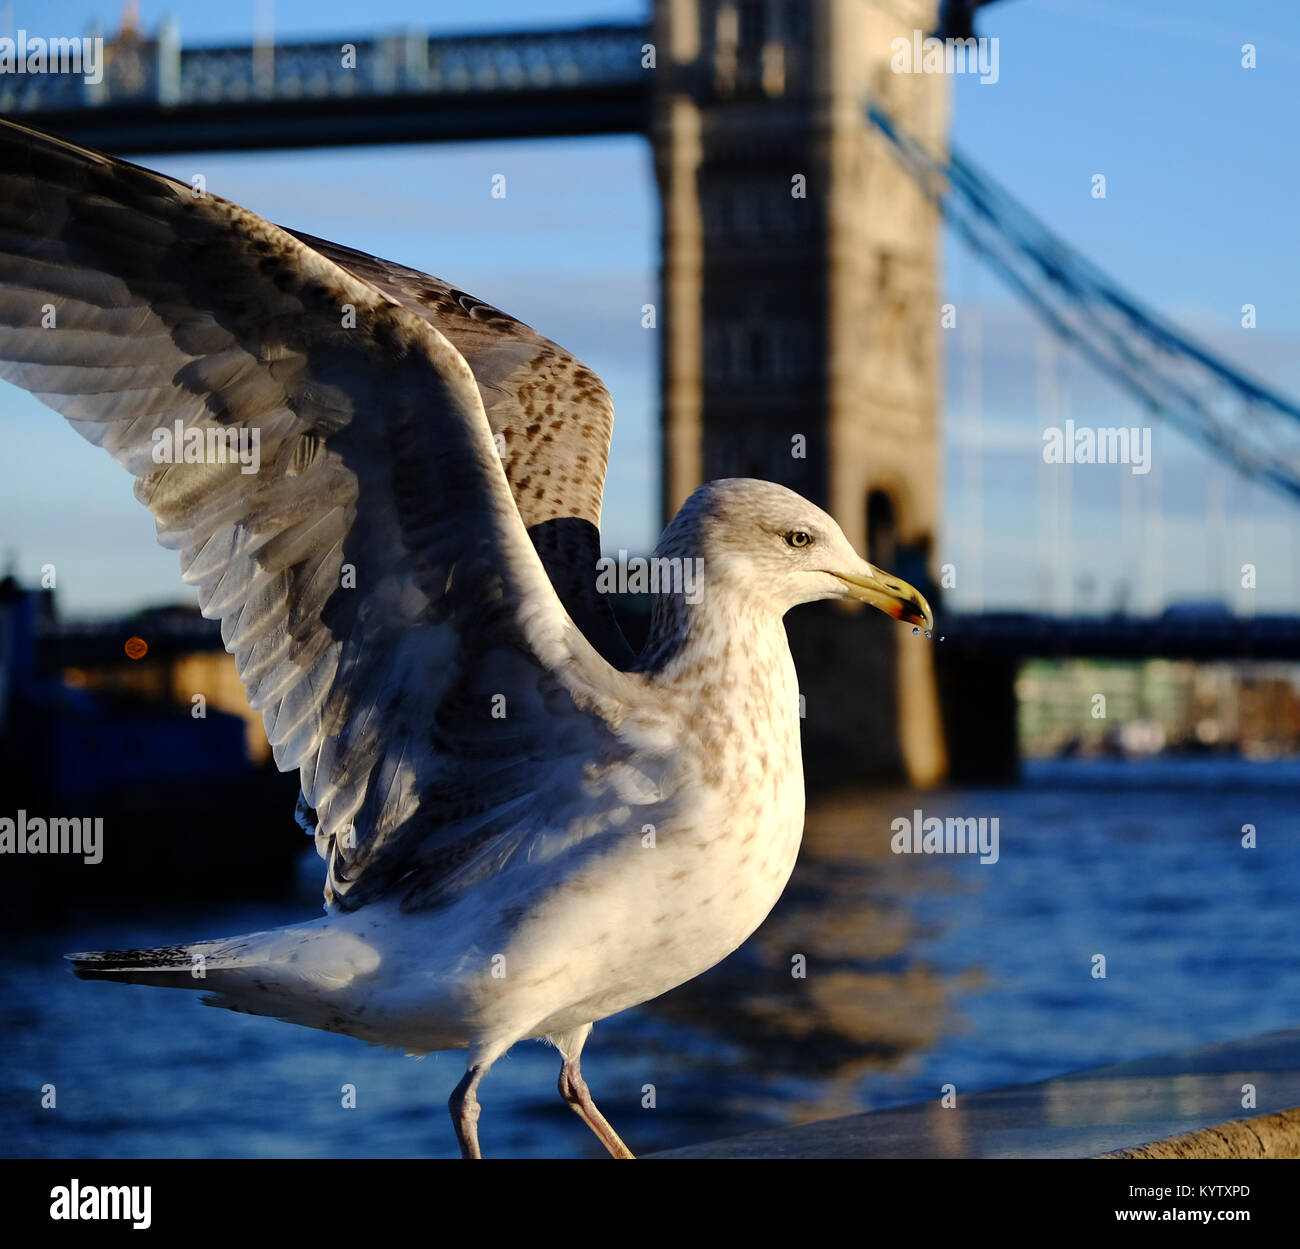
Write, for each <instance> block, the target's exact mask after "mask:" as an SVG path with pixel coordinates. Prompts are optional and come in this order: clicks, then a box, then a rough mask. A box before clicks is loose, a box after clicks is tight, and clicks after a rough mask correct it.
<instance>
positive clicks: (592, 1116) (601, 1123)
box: [560, 1058, 636, 1158]
mask: <svg viewBox="0 0 1300 1249" xmlns="http://www.w3.org/2000/svg"><path fill="white" fill-rule="evenodd" d="M560 1096H561V1097H563V1098H564V1100H565V1101H566V1102H568V1104H569V1106H570V1107H571V1108H572V1109H573V1111H574V1112H575V1113H576V1114H577V1115H578V1117H579V1118H580V1119H581V1120H582V1121H583V1123H585V1124H586V1125H587V1126H588V1127H589V1128H590V1129H591V1130H592V1131H593V1132H594V1133H595V1134H596V1139H597V1140H598V1141H600V1143H601V1144H602V1145H604V1146H605V1148H606V1149H607V1150H609V1152H610V1154H611V1155H612V1156H613V1157H615V1158H635V1157H636V1154H634V1153H633V1152H632V1151H631V1150H630V1149H629V1148H628V1147H627V1146H626V1145H624V1144H623V1141H622V1138H621V1137H620V1136H619V1134H618V1133H617V1132H615V1131H614V1129H613V1128H612V1127H611V1126H610V1123H609V1120H608V1119H606V1118H605V1116H604V1115H602V1114H601V1113H600V1111H599V1110H597V1109H596V1103H595V1102H594V1101H592V1099H591V1090H590V1089H589V1088H588V1087H587V1082H586V1080H584V1079H583V1078H582V1068H581V1067H580V1066H579V1065H578V1060H577V1059H576V1058H575V1059H573V1060H572V1061H569V1060H568V1059H566V1060H565V1062H564V1066H562V1067H561V1068H560Z"/></svg>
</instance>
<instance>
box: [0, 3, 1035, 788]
mask: <svg viewBox="0 0 1300 1249" xmlns="http://www.w3.org/2000/svg"><path fill="white" fill-rule="evenodd" d="M936 7H937V6H936V3H935V0H890V3H889V4H888V5H883V4H877V3H873V2H872V0H654V4H653V10H652V20H651V21H650V22H649V23H630V24H606V25H599V26H585V27H581V28H577V29H570V30H543V31H538V30H532V31H524V32H513V33H493V34H474V35H459V36H448V37H444V36H437V37H432V38H431V37H429V36H428V35H427V34H425V33H423V32H407V33H401V34H396V35H392V36H380V37H375V38H371V39H365V40H349V39H347V38H341V39H339V40H334V41H326V40H315V41H312V42H306V43H270V42H265V41H264V42H254V43H252V44H249V45H247V46H240V47H221V48H185V47H183V46H182V45H181V42H180V38H179V33H178V31H177V29H176V28H175V27H174V26H166V25H165V26H164V27H163V28H162V29H161V30H160V31H159V32H158V33H157V35H156V36H154V37H150V38H145V37H143V36H141V35H140V34H139V33H138V32H132V31H128V32H125V33H124V34H122V35H121V36H119V37H116V38H114V39H113V40H111V41H109V42H108V43H107V45H106V49H105V53H106V57H105V59H106V67H105V72H104V75H103V78H102V81H101V82H99V83H97V84H90V83H87V82H84V81H82V80H81V79H77V78H74V77H71V76H67V75H62V76H55V75H35V76H31V77H28V78H26V79H20V78H18V77H15V76H11V75H6V76H4V77H3V78H0V111H3V112H6V113H9V114H12V115H18V116H23V117H26V118H27V119H28V120H30V121H31V122H32V123H33V124H36V125H39V126H41V127H43V128H46V129H49V130H51V131H54V132H55V133H59V134H62V135H66V136H67V137H69V138H73V139H76V140H79V141H82V142H85V143H88V144H90V145H92V146H96V147H100V148H103V149H106V150H109V151H116V152H155V153H165V152H178V151H187V150H204V151H220V150H224V151H243V150H254V149H267V148H289V147H309V146H340V145H348V144H369V143H401V142H409V143H427V142H451V141H465V140H483V139H499V138H528V137H532V138H542V137H558V136H571V135H594V134H614V133H626V134H639V135H643V136H645V137H646V138H647V139H648V141H649V143H650V144H651V147H652V150H653V155H654V163H655V171H656V179H657V184H658V189H659V194H660V197H661V204H662V214H661V219H662V237H661V255H662V262H661V264H662V267H661V280H662V294H661V303H660V308H661V327H660V352H661V356H660V360H661V394H662V413H661V416H662V419H661V439H662V441H661V446H662V503H663V510H664V515H665V518H667V516H669V515H671V514H672V512H673V511H675V509H676V507H677V506H678V505H679V504H680V503H681V501H682V500H683V499H684V498H685V497H686V495H687V494H688V493H689V492H690V491H691V490H692V489H693V488H694V487H695V486H696V485H697V484H699V483H700V482H701V481H704V480H707V479H710V478H714V477H722V476H758V477H765V478H769V479H771V480H775V481H779V482H782V483H784V484H786V485H789V486H791V487H792V488H794V489H797V490H799V491H800V492H801V493H803V494H805V495H807V496H808V497H809V498H812V499H813V500H815V501H817V502H818V503H820V504H822V505H823V506H825V507H826V508H827V509H828V510H829V511H831V512H832V513H833V514H834V515H835V516H836V518H837V519H838V520H839V521H840V522H841V524H842V525H843V528H844V530H845V533H846V534H847V535H848V537H849V539H850V540H851V541H852V542H854V544H855V545H856V546H857V547H858V548H859V549H861V550H865V551H866V552H867V553H868V557H869V558H870V559H871V560H872V561H873V562H875V563H878V564H880V565H882V566H884V567H887V568H889V569H891V570H892V571H895V572H897V573H898V574H900V575H901V576H903V577H905V578H906V579H907V580H909V581H911V582H912V583H913V584H916V585H918V586H920V587H921V588H923V589H924V590H925V591H926V592H927V594H928V595H929V596H930V597H931V601H932V602H935V603H936V607H939V608H940V612H941V615H942V610H941V605H940V604H939V603H938V602H937V598H938V595H937V593H935V585H934V580H933V576H932V571H931V570H932V568H933V565H934V559H935V551H934V544H935V541H936V535H937V533H938V524H939V508H940V502H939V500H940V453H941V437H940V425H939V414H940V402H941V400H940V396H941V367H940V352H939V332H940V321H939V315H938V310H939V305H940V298H939V263H938V239H939V225H940V211H941V207H942V204H941V197H940V196H937V195H936V194H935V191H934V179H933V177H932V175H933V173H934V172H935V171H934V170H933V169H922V170H921V171H920V172H919V173H918V169H917V167H916V166H917V162H916V161H915V160H912V161H911V162H910V163H909V161H908V160H907V159H900V157H899V151H898V147H899V135H900V134H901V135H906V136H908V141H909V142H911V143H913V144H916V145H919V149H920V150H922V151H925V152H931V153H942V152H945V151H946V149H947V132H948V122H949V96H948V79H947V78H946V76H945V75H942V74H898V73H893V72H891V70H890V57H891V43H892V42H893V40H894V39H896V38H897V37H899V36H900V35H903V36H907V37H909V38H910V37H911V36H912V34H913V32H914V31H917V30H922V31H929V30H932V29H933V28H934V26H935V22H936V18H937V13H936ZM968 7H969V6H968ZM946 8H947V9H953V8H961V6H960V5H952V4H949V5H947V6H946ZM868 100H870V101H871V102H872V107H873V109H874V118H875V121H874V122H873V114H869V112H868V111H867V110H866V109H864V102H865V101H868ZM881 117H887V118H888V119H889V125H888V126H883V127H882V125H880V124H879V121H880V118H881ZM343 241H346V240H343ZM543 328H544V327H543ZM788 623H789V627H790V635H791V644H792V647H793V649H794V651H795V655H796V661H797V662H798V664H799V670H800V673H801V678H802V681H803V684H804V692H805V694H806V697H807V704H808V706H809V707H810V708H819V707H820V708H827V707H833V708H834V712H835V714H833V715H815V714H813V712H812V711H810V713H809V717H808V719H807V720H806V721H805V743H806V751H805V754H806V757H807V759H808V762H809V771H810V774H811V775H813V776H814V777H816V776H819V775H820V776H822V777H825V778H836V779H843V778H845V777H847V776H861V775H876V776H888V775H899V774H903V775H906V776H907V777H908V778H910V779H911V780H913V781H915V782H918V783H928V782H933V781H936V780H938V779H939V778H941V777H942V776H944V775H945V774H946V773H947V772H948V771H949V770H950V767H951V769H952V770H954V771H955V772H956V773H958V774H961V773H970V772H971V771H973V770H974V769H972V768H971V767H970V766H967V765H964V764H963V759H964V760H967V761H969V760H972V759H979V760H981V761H982V763H981V766H983V761H986V760H987V757H988V754H989V751H988V749H987V744H988V740H1001V738H1002V737H1003V736H1005V733H1004V732H1003V731H1004V730H1005V729H1006V728H1007V725H1006V724H1005V723H1004V721H1005V719H1006V716H1005V714H1003V713H1004V712H1005V707H1003V712H997V711H996V710H994V711H987V710H981V708H985V709H988V708H990V707H991V706H993V705H994V704H996V705H997V706H1001V705H1002V704H1004V703H1006V702H1007V701H1008V700H1011V703H1010V705H1011V707H1012V712H1014V694H1013V691H1012V689H1011V684H1012V683H1013V680H1014V671H1015V655H1016V654H1017V652H1016V651H1015V645H1016V643H1015V642H1014V641H1008V639H1009V638H1011V636H1012V634H1014V633H1015V630H1011V631H1010V632H1008V630H1007V629H1003V630H1002V632H1001V634H999V635H998V636H999V637H1001V638H1002V641H1000V642H999V641H996V640H995V639H993V638H991V637H990V638H982V641H981V643H980V644H981V645H983V646H985V647H986V648H987V647H988V646H993V647H994V648H995V649H996V650H997V655H996V657H993V656H990V657H989V662H988V670H989V672H990V673H993V674H995V679H996V682H997V684H998V688H999V689H1000V690H1002V692H1003V694H1005V698H1002V699H1000V700H998V699H995V700H994V702H993V704H991V703H990V702H989V701H988V698H987V695H988V693H989V691H988V688H987V686H988V682H987V681H984V682H982V683H977V682H964V681H963V680H961V679H958V676H957V673H956V670H955V669H954V668H953V667H952V666H951V663H950V662H949V660H940V661H939V666H940V669H943V671H937V670H936V659H935V656H936V653H937V652H938V651H939V650H942V648H936V647H932V646H924V645H917V644H915V643H916V639H913V638H911V637H907V636H906V635H905V634H904V633H903V632H902V631H900V630H898V629H897V628H896V627H891V622H888V621H884V620H864V619H863V618H862V617H860V616H849V615H846V614H844V613H843V612H840V611H839V610H837V609H835V608H833V607H829V606H827V607H825V608H824V609H819V608H812V609H804V610H802V611H800V612H796V613H793V614H792V615H791V617H790V618H789V622H788ZM941 629H943V630H944V631H945V633H946V634H950V635H951V637H949V638H948V640H947V641H946V642H945V643H944V646H946V647H947V651H946V652H945V654H946V655H947V656H949V657H950V658H951V657H952V656H955V655H956V654H957V653H958V651H959V650H961V649H962V648H963V647H965V646H966V643H965V642H962V641H961V640H960V635H961V632H962V630H960V629H958V628H957V627H956V624H955V622H954V626H953V627H951V628H949V627H947V626H945V625H942V624H941ZM969 631H970V633H971V636H972V639H973V638H974V635H975V634H976V633H977V632H978V629H977V627H976V622H974V621H972V622H970V630H969ZM1031 634H1032V630H1029V631H1025V630H1021V633H1020V634H1018V635H1017V636H1020V637H1021V641H1022V642H1024V643H1025V644H1026V645H1030V646H1031V651H1030V652H1023V647H1022V652H1023V653H1035V652H1033V651H1032V643H1030V642H1029V640H1028V639H1029V638H1030V636H1031ZM974 644H975V643H974V641H972V645H974ZM977 649H978V648H977ZM972 653H974V652H972ZM977 685H978V688H977ZM1003 687H1005V688H1003ZM850 691H851V692H850ZM990 715H992V716H994V717H995V718H997V719H998V725H997V726H995V727H996V728H997V731H996V732H994V733H993V734H992V736H991V737H990V734H989V732H988V730H989V729H990V727H991V722H990V720H989V716H990ZM1011 737H1012V738H1014V733H1012V734H1011ZM1000 749H1002V748H1001V747H1000ZM1010 750H1011V751H1012V757H1011V758H1008V759H1005V760H1003V763H1004V764H1005V765H1006V766H1007V767H1010V766H1013V765H1014V757H1013V756H1014V740H1012V743H1011V746H1010ZM1004 753H1005V752H1004ZM1003 770H1004V771H1005V770H1006V769H1005V768H1003Z"/></svg>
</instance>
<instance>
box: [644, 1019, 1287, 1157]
mask: <svg viewBox="0 0 1300 1249" xmlns="http://www.w3.org/2000/svg"><path fill="white" fill-rule="evenodd" d="M1246 1084H1249V1085H1252V1086H1253V1087H1254V1090H1255V1105H1254V1107H1252V1109H1255V1110H1257V1111H1258V1112H1259V1115H1258V1117H1257V1118H1252V1119H1248V1120H1241V1119H1240V1116H1241V1112H1242V1098H1243V1090H1242V1086H1243V1085H1246ZM1296 1107H1300V1029H1296V1030H1290V1031H1286V1032H1275V1033H1269V1034H1268V1035H1266V1036H1261V1037H1253V1038H1250V1039H1248V1040H1243V1041H1232V1042H1227V1043H1225V1044H1222V1045H1210V1046H1204V1047H1201V1048H1198V1049H1193V1050H1182V1051H1178V1052H1176V1053H1173V1054H1166V1055H1160V1056H1156V1057H1151V1058H1143V1059H1138V1060H1137V1061H1135V1062H1129V1063H1118V1064H1115V1065H1113V1066H1109V1067H1100V1068H1097V1069H1095V1070H1092V1071H1081V1072H1076V1073H1073V1074H1071V1075H1065V1076H1059V1077H1056V1078H1054V1079H1050V1080H1042V1081H1038V1082H1036V1083H1033V1084H1024V1085H1018V1086H1015V1087H1012V1088H1004V1089H993V1090H990V1091H988V1092H982V1093H969V1094H963V1093H962V1092H961V1090H960V1089H958V1091H957V1105H956V1107H954V1108H952V1109H946V1108H944V1107H942V1106H941V1105H940V1104H939V1099H938V1097H937V1096H936V1097H935V1099H934V1100H933V1101H930V1102H924V1103H920V1104H917V1105H913V1106H902V1107H898V1108H896V1109H889V1110H878V1111H874V1112H872V1113H869V1114H862V1115H850V1116H848V1117H846V1118H843V1119H829V1120H825V1121H823V1122H821V1123H805V1124H799V1125H796V1126H791V1127H782V1128H769V1129H763V1130H761V1131H757V1132H750V1133H747V1134H746V1135H744V1136H738V1137H733V1138H731V1139H730V1140H724V1141H714V1142H711V1143H708V1144H701V1145H692V1146H688V1147H686V1148H683V1149H673V1150H667V1151H665V1152H663V1153H660V1154H656V1155H653V1156H654V1157H658V1158H1091V1157H1097V1156H1099V1155H1106V1156H1112V1157H1135V1158H1136V1157H1142V1158H1157V1157H1169V1158H1182V1157H1186V1158H1191V1157H1197V1158H1244V1157H1252V1158H1263V1157H1270V1158H1280V1157H1300V1109H1293V1108H1296ZM1152 1142H1154V1143H1152Z"/></svg>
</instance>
